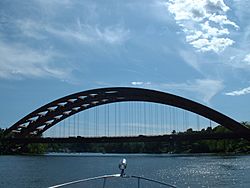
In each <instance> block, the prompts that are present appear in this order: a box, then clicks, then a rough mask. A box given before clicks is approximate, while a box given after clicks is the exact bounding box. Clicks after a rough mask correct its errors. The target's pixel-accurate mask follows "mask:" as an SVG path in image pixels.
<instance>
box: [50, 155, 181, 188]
mask: <svg viewBox="0 0 250 188" xmlns="http://www.w3.org/2000/svg"><path fill="white" fill-rule="evenodd" d="M126 167H127V160H126V159H122V160H121V161H120V163H119V169H120V170H121V172H120V173H119V174H111V175H103V176H96V177H91V178H85V179H80V180H75V181H71V182H66V183H62V184H58V185H53V186H50V187H48V188H57V187H66V186H70V185H73V184H78V183H83V182H88V181H95V180H100V179H103V184H102V188H105V185H106V181H107V180H108V179H110V178H133V179H137V187H138V188H140V187H141V180H144V181H148V182H153V183H156V184H159V185H163V186H166V187H172V188H176V186H174V185H171V184H168V183H165V182H161V181H158V180H154V179H151V178H146V177H142V176H135V175H127V174H126V173H125V169H126Z"/></svg>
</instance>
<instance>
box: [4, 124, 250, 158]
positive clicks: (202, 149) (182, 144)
mask: <svg viewBox="0 0 250 188" xmlns="http://www.w3.org/2000/svg"><path fill="white" fill-rule="evenodd" d="M244 124H245V125H246V126H249V127H250V123H248V122H244ZM227 132H230V131H229V130H228V129H226V128H224V127H223V126H217V127H215V128H213V129H212V128H211V127H208V128H207V129H202V130H201V131H193V130H192V129H191V128H190V129H188V130H186V131H185V132H179V133H177V132H176V131H175V130H173V132H172V134H186V135H190V136H192V135H194V134H195V135H197V134H207V133H227ZM1 137H3V130H0V138H1ZM13 148H14V147H13V145H10V144H9V143H1V142H0V154H17V153H29V154H42V153H46V152H98V153H236V154H239V153H242V154H250V142H249V141H247V140H246V139H223V140H201V141H171V142H137V143H100V144H96V143H95V144H86V143H74V144H72V143H71V144H55V143H52V144H28V145H22V146H19V148H16V149H13ZM20 148H21V149H20Z"/></svg>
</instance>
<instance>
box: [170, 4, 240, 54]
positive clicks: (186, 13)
mask: <svg viewBox="0 0 250 188" xmlns="http://www.w3.org/2000/svg"><path fill="white" fill-rule="evenodd" d="M168 10H169V12H170V13H172V14H173V15H174V18H175V20H176V22H177V24H178V25H179V26H181V27H182V29H183V32H184V33H185V34H186V41H187V42H188V43H190V44H191V45H192V46H193V47H194V48H197V50H198V51H201V52H207V51H213V52H216V53H219V52H222V51H223V50H224V49H225V48H226V47H228V46H231V45H232V44H233V43H234V41H233V40H232V39H230V38H228V37H227V36H228V35H229V34H230V32H229V30H228V28H225V26H229V25H230V26H232V27H234V28H236V29H238V28H239V26H238V25H237V24H236V23H234V22H233V21H230V20H229V19H228V18H227V16H226V13H227V11H228V10H229V7H228V6H227V5H226V4H225V3H224V1H223V0H206V1H205V0H170V1H169V3H168ZM211 25H212V26H211Z"/></svg>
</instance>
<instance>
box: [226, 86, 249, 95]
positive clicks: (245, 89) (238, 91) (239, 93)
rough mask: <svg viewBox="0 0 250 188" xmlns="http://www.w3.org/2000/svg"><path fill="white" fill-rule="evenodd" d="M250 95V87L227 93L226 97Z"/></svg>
mask: <svg viewBox="0 0 250 188" xmlns="http://www.w3.org/2000/svg"><path fill="white" fill-rule="evenodd" d="M249 93H250V87H247V88H244V89H241V90H236V91H232V92H228V93H225V95H229V96H240V95H246V94H249Z"/></svg>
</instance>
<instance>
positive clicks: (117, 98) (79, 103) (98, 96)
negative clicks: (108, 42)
mask: <svg viewBox="0 0 250 188" xmlns="http://www.w3.org/2000/svg"><path fill="white" fill-rule="evenodd" d="M125 101H145V102H154V103H160V104H165V105H170V106H175V107H178V108H182V109H184V110H188V111H191V112H194V113H196V114H199V115H201V116H203V117H206V118H208V119H210V120H213V121H214V122H217V123H218V124H220V125H223V126H224V127H226V128H228V129H230V130H232V131H234V132H237V133H241V132H244V133H246V132H247V133H249V135H250V129H249V128H247V127H245V126H243V125H242V124H240V123H239V122H237V121H235V120H233V119H232V118H230V117H228V116H226V115H224V114H222V113H220V112H218V111H215V110H213V109H211V108H209V107H207V106H204V105H202V104H200V103H197V102H194V101H192V100H189V99H186V98H183V97H180V96H176V95H173V94H169V93H164V92H160V91H155V90H149V89H142V88H130V87H113V88H100V89H93V90H88V91H83V92H79V93H74V94H72V95H68V96H65V97H62V98H60V99H57V100H55V101H53V102H50V103H48V104H46V105H44V106H42V107H40V108H38V109H37V110H35V111H33V112H31V113H30V114H28V115H27V116H25V117H24V118H22V119H20V120H19V121H18V122H16V123H15V124H14V125H12V126H11V127H10V128H9V129H7V131H6V132H7V133H10V132H12V133H15V137H26V136H31V135H40V134H42V133H43V132H44V131H46V130H47V129H49V128H50V127H52V126H54V125H55V124H57V123H58V122H60V121H62V120H63V119H65V118H68V117H70V116H72V115H74V114H76V113H79V112H81V111H83V110H86V109H89V108H93V107H96V106H99V105H105V104H108V103H114V102H125Z"/></svg>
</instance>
